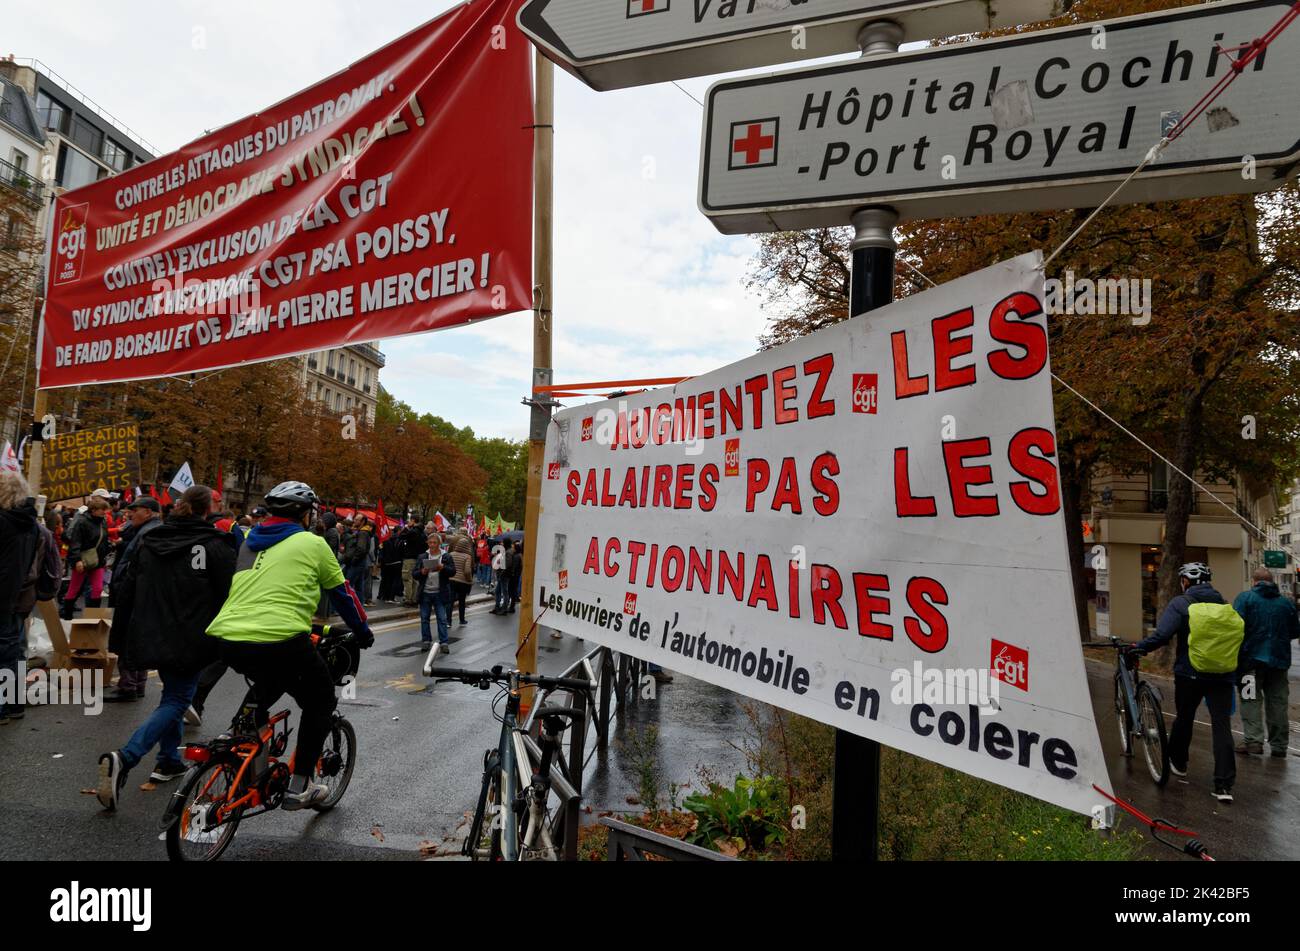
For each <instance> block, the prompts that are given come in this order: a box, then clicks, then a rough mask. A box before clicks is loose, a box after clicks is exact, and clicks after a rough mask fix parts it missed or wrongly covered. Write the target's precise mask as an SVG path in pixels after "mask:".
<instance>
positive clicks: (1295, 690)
mask: <svg viewBox="0 0 1300 951" xmlns="http://www.w3.org/2000/svg"><path fill="white" fill-rule="evenodd" d="M1087 669H1088V686H1089V688H1090V690H1091V693H1092V705H1093V710H1094V712H1095V714H1096V718H1097V730H1098V732H1099V733H1100V734H1101V745H1102V749H1103V750H1104V752H1105V754H1106V763H1107V765H1108V767H1109V769H1110V778H1111V782H1112V783H1113V785H1114V789H1115V793H1116V795H1118V796H1119V797H1120V798H1122V799H1125V800H1127V801H1129V802H1132V803H1133V805H1135V806H1136V807H1137V808H1138V809H1139V810H1141V811H1142V812H1144V813H1146V814H1147V815H1148V816H1151V817H1152V818H1162V819H1165V820H1167V821H1168V822H1171V823H1173V824H1174V825H1177V826H1180V827H1182V828H1184V829H1189V830H1191V831H1193V832H1195V833H1196V834H1197V837H1198V838H1199V839H1200V840H1201V841H1202V842H1203V843H1204V844H1205V847H1206V848H1207V849H1208V850H1209V852H1210V854H1211V855H1213V856H1214V857H1215V858H1216V859H1219V860H1225V859H1226V860H1233V859H1236V860H1243V859H1245V860H1253V859H1292V860H1295V859H1300V724H1297V723H1296V719H1297V715H1296V711H1297V705H1298V704H1300V664H1297V665H1296V666H1293V667H1292V668H1291V741H1290V742H1291V748H1290V755H1289V756H1287V757H1286V758H1285V759H1274V758H1273V757H1270V756H1268V755H1267V749H1268V747H1267V745H1266V746H1265V751H1266V752H1265V755H1264V756H1243V755H1240V754H1238V755H1237V757H1236V761H1237V780H1236V784H1235V785H1234V787H1233V790H1232V792H1233V796H1234V801H1233V802H1232V803H1231V804H1230V805H1222V804H1220V803H1219V802H1218V801H1217V800H1216V799H1214V798H1213V797H1212V796H1211V795H1210V794H1211V792H1213V785H1214V756H1213V753H1212V752H1211V747H1210V717H1209V711H1208V710H1206V709H1205V707H1204V706H1202V707H1201V710H1200V712H1199V713H1198V714H1197V717H1196V726H1195V728H1194V729H1193V731H1192V747H1191V753H1190V755H1189V757H1188V760H1189V765H1188V770H1187V776H1186V777H1183V778H1180V777H1178V776H1174V775H1172V774H1171V775H1170V777H1169V781H1168V782H1167V783H1166V784H1165V786H1164V787H1163V788H1158V787H1157V786H1156V785H1155V784H1154V783H1153V782H1152V781H1151V778H1150V775H1149V774H1148V772H1147V767H1146V761H1145V760H1144V759H1143V757H1142V753H1141V751H1140V750H1137V749H1135V750H1134V754H1133V756H1132V757H1131V758H1126V757H1124V756H1123V755H1122V754H1121V753H1120V737H1119V727H1118V724H1117V722H1116V718H1115V713H1114V709H1115V707H1114V699H1113V698H1114V680H1113V678H1114V665H1113V662H1112V663H1110V664H1106V663H1102V662H1097V661H1093V660H1088V661H1087ZM1142 674H1143V677H1145V678H1147V679H1150V680H1152V681H1153V682H1155V683H1156V684H1158V685H1159V687H1160V691H1161V694H1162V696H1163V698H1164V704H1163V705H1164V710H1165V724H1166V727H1171V726H1172V725H1173V711H1174V700H1173V698H1174V686H1173V682H1172V681H1171V680H1169V679H1168V678H1161V677H1151V676H1149V675H1148V674H1147V672H1146V671H1145V670H1144V671H1143V672H1142ZM1232 729H1233V741H1234V743H1238V742H1241V740H1242V734H1241V718H1240V717H1239V716H1235V715H1234V716H1233V718H1232ZM1148 854H1149V855H1150V856H1151V857H1152V858H1156V859H1172V860H1173V861H1191V860H1190V859H1187V858H1185V857H1183V856H1180V855H1179V854H1178V853H1177V852H1174V851H1172V850H1170V849H1166V848H1164V847H1162V846H1159V845H1155V844H1153V845H1152V846H1151V848H1149V849H1148Z"/></svg>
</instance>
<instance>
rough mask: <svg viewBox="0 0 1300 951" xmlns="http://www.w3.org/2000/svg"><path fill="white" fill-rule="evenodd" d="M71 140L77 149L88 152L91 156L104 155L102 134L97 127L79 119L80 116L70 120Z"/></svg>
mask: <svg viewBox="0 0 1300 951" xmlns="http://www.w3.org/2000/svg"><path fill="white" fill-rule="evenodd" d="M71 138H72V141H73V142H74V143H75V144H76V145H77V147H78V148H81V149H83V150H84V151H86V152H89V153H90V154H91V155H102V154H103V153H104V133H103V132H101V131H100V130H99V128H98V127H96V126H93V125H91V124H90V123H89V122H87V121H86V120H85V119H83V118H81V116H74V117H73V119H72V136H71Z"/></svg>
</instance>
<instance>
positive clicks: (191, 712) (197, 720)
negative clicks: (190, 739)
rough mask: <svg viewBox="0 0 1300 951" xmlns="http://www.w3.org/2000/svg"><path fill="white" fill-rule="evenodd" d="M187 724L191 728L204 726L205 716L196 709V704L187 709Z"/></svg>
mask: <svg viewBox="0 0 1300 951" xmlns="http://www.w3.org/2000/svg"><path fill="white" fill-rule="evenodd" d="M185 722H186V723H188V724H189V725H190V726H203V714H201V713H199V711H198V710H195V709H194V704H190V705H189V706H188V707H186V708H185Z"/></svg>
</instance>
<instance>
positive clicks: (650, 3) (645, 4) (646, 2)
mask: <svg viewBox="0 0 1300 951" xmlns="http://www.w3.org/2000/svg"><path fill="white" fill-rule="evenodd" d="M654 8H655V0H641V12H642V13H649V12H650V11H651V10H653V9H654Z"/></svg>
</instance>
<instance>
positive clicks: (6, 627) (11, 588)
mask: <svg viewBox="0 0 1300 951" xmlns="http://www.w3.org/2000/svg"><path fill="white" fill-rule="evenodd" d="M31 494H32V492H31V489H30V488H28V486H27V480H26V479H24V478H23V477H22V476H21V475H19V474H18V473H17V472H0V670H7V671H9V676H10V678H11V679H10V682H11V683H13V684H16V685H18V684H19V683H20V682H19V680H18V661H19V660H21V659H22V653H23V618H24V613H23V612H20V611H19V608H18V597H19V594H20V593H21V592H22V589H23V586H24V585H25V584H26V583H27V579H28V575H29V574H30V572H31V567H32V561H33V560H34V559H35V558H36V554H37V548H38V545H39V543H40V533H39V531H38V530H37V528H36V506H35V505H34V504H33V503H32V498H31ZM15 699H18V697H15ZM23 713H24V706H23V704H22V703H21V701H20V702H18V703H7V704H5V705H4V706H3V708H2V709H0V724H4V723H8V722H9V721H10V720H17V719H20V718H21V717H22V716H23Z"/></svg>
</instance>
